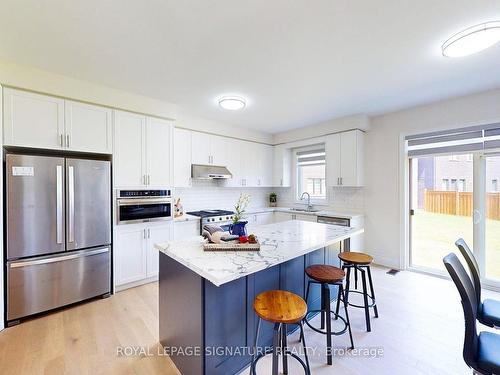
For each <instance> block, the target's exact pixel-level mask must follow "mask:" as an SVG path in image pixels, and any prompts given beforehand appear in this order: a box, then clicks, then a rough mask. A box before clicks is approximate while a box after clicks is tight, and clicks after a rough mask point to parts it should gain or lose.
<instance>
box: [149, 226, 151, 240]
mask: <svg viewBox="0 0 500 375" xmlns="http://www.w3.org/2000/svg"><path fill="white" fill-rule="evenodd" d="M148 238H151V229H149V228H148Z"/></svg>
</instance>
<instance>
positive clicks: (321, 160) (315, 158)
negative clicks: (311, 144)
mask: <svg viewBox="0 0 500 375" xmlns="http://www.w3.org/2000/svg"><path fill="white" fill-rule="evenodd" d="M296 154H297V165H298V166H305V165H324V164H325V163H326V162H325V158H326V153H325V149H324V148H317V149H314V150H308V151H297V153H296Z"/></svg>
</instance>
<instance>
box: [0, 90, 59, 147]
mask: <svg viewBox="0 0 500 375" xmlns="http://www.w3.org/2000/svg"><path fill="white" fill-rule="evenodd" d="M3 110H4V122H3V123H4V144H5V145H9V146H22V147H36V148H48V149H60V148H63V146H64V142H65V139H64V138H65V134H64V100H63V99H60V98H54V97H52V96H47V95H40V94H34V93H31V92H26V91H21V90H15V89H11V88H4V90H3Z"/></svg>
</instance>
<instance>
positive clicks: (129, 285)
mask: <svg viewBox="0 0 500 375" xmlns="http://www.w3.org/2000/svg"><path fill="white" fill-rule="evenodd" d="M155 281H158V276H153V277H149V278H147V279H142V280H137V281H133V282H131V283H127V284H122V285H115V292H121V291H122V290H125V289H130V288H135V287H136V286H140V285H144V284H149V283H153V282H155Z"/></svg>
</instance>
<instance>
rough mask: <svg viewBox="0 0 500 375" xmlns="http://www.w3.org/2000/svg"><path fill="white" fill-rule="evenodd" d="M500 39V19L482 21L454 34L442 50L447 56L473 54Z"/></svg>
mask: <svg viewBox="0 0 500 375" xmlns="http://www.w3.org/2000/svg"><path fill="white" fill-rule="evenodd" d="M499 41H500V21H492V22H486V23H482V24H480V25H476V26H472V27H469V28H467V29H465V30H463V31H460V32H459V33H456V34H455V35H453V36H452V37H451V38H450V39H448V40H447V41H446V42H444V44H443V46H442V47H441V50H442V52H443V56H446V57H462V56H467V55H472V54H473V53H476V52H479V51H482V50H484V49H486V48H488V47H491V46H493V45H494V44H496V43H497V42H499Z"/></svg>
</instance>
